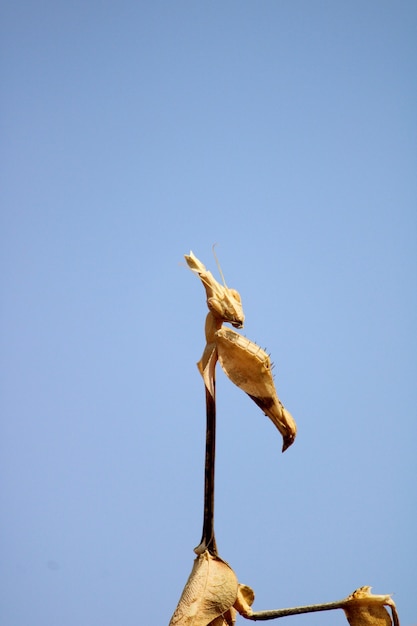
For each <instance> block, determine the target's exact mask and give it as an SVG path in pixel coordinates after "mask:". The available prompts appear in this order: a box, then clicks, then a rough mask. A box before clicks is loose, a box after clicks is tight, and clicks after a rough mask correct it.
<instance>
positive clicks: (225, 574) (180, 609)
mask: <svg viewBox="0 0 417 626" xmlns="http://www.w3.org/2000/svg"><path fill="white" fill-rule="evenodd" d="M237 593H238V582H237V578H236V575H235V573H234V571H233V570H232V568H231V567H230V566H229V565H228V564H227V563H226V562H225V561H223V560H222V559H220V558H219V557H216V556H213V555H211V554H210V553H209V552H208V551H207V550H206V551H205V552H203V554H200V555H199V556H198V557H197V558H196V559H195V561H194V565H193V569H192V571H191V574H190V577H189V578H188V581H187V583H186V585H185V587H184V591H183V592H182V595H181V598H180V601H179V603H178V606H177V608H176V609H175V611H174V614H173V616H172V618H171V621H170V623H169V626H207V625H208V624H210V623H211V622H213V621H214V620H216V618H219V617H220V616H223V615H224V614H226V613H227V612H228V611H230V609H231V608H232V607H233V604H234V603H235V601H236V598H237ZM225 623H226V624H228V623H232V622H227V621H226V622H225ZM221 625H222V622H221V621H220V622H215V626H221Z"/></svg>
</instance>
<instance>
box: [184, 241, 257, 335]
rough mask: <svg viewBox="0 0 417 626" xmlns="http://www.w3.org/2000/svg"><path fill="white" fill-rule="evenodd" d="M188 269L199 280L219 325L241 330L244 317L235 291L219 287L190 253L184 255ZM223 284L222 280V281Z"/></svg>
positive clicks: (210, 309) (211, 275)
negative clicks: (225, 323) (228, 325)
mask: <svg viewBox="0 0 417 626" xmlns="http://www.w3.org/2000/svg"><path fill="white" fill-rule="evenodd" d="M184 257H185V260H186V261H187V265H188V267H189V268H190V269H191V271H192V272H194V274H197V276H198V277H199V278H200V280H201V282H202V283H203V285H204V288H205V290H206V295H207V306H208V308H209V311H210V312H211V313H212V314H213V317H214V318H215V319H216V320H218V321H219V322H220V323H222V322H229V323H230V324H232V326H234V327H235V328H242V327H243V324H244V321H245V315H244V313H243V308H242V302H241V299H240V294H239V293H238V292H237V291H236V290H235V289H229V287H227V286H226V284H224V285H221V284H220V283H219V282H217V280H216V279H215V278H214V276H213V274H212V273H211V272H209V271H208V270H207V269H206V267H205V265H203V263H201V261H199V260H198V259H197V257H196V256H195V255H194V254H193V253H192V252H190V254H186V255H184ZM223 282H224V279H223Z"/></svg>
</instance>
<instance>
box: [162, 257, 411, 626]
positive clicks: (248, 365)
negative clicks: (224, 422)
mask: <svg viewBox="0 0 417 626" xmlns="http://www.w3.org/2000/svg"><path fill="white" fill-rule="evenodd" d="M185 259H186V261H187V264H188V266H189V267H190V269H191V270H192V271H193V272H194V273H195V274H197V276H198V277H199V278H200V280H201V281H202V283H203V285H204V288H205V290H206V295H207V306H208V309H209V313H208V315H207V318H206V324H205V334H206V346H205V348H204V352H203V355H202V357H201V359H200V361H199V362H198V363H197V366H198V369H199V371H200V373H201V375H202V377H203V380H204V384H205V393H206V415H207V425H206V458H205V482H204V521H203V533H202V538H201V541H200V544H199V545H198V546H197V547H196V548H195V552H196V554H197V558H196V559H195V561H194V566H193V569H192V572H191V574H190V576H189V579H188V581H187V583H186V585H185V587H184V591H183V593H182V595H181V598H180V601H179V603H178V605H177V608H176V610H175V611H174V614H173V616H172V618H171V621H170V626H233V624H234V623H235V621H236V615H237V613H239V614H240V615H242V616H243V617H245V618H247V619H249V620H252V621H265V620H270V619H277V618H280V617H286V616H289V615H299V614H301V613H312V612H317V611H329V610H334V609H342V610H343V611H344V612H345V615H346V618H347V620H348V622H349V624H350V625H351V626H392V625H393V626H399V619H398V615H397V611H396V607H395V603H394V602H393V600H392V599H391V597H390V596H389V595H383V596H382V595H373V594H371V591H370V590H371V588H370V587H361V588H360V589H357V590H356V591H355V592H354V593H352V594H351V595H350V596H348V597H347V598H345V599H343V600H340V601H337V602H329V603H324V604H314V605H308V606H300V607H293V608H289V609H277V610H272V611H258V612H254V611H252V608H251V606H252V604H253V601H254V598H255V595H254V592H253V591H252V589H251V588H250V587H248V586H246V585H242V584H239V582H238V579H237V577H236V574H235V573H234V571H233V570H232V568H231V567H230V566H229V565H228V564H227V563H226V562H225V561H223V560H222V559H221V558H220V557H219V555H218V553H217V546H216V540H215V536H214V521H213V520H214V460H215V431H216V397H215V366H216V363H217V361H218V360H219V362H220V364H221V366H222V368H223V370H224V372H225V373H226V374H227V376H228V377H229V378H230V380H232V382H234V383H235V384H236V385H237V386H238V387H240V388H241V389H242V390H243V391H245V392H246V393H247V394H248V395H249V396H250V398H252V400H254V402H256V404H257V405H258V406H259V407H260V408H261V409H262V410H263V411H264V413H265V414H266V415H267V416H268V417H269V418H270V419H271V420H272V422H273V423H274V424H275V426H276V427H277V428H278V430H279V431H280V433H281V435H282V437H283V448H282V449H283V451H285V450H286V449H287V448H288V447H289V446H290V445H291V444H292V443H293V442H294V439H295V436H296V432H297V429H296V424H295V421H294V419H293V418H292V416H291V414H290V413H289V412H288V411H287V410H286V409H285V408H284V406H283V405H282V403H281V401H280V400H279V398H278V395H277V393H276V390H275V385H274V381H273V378H272V374H271V363H270V359H269V356H268V355H267V354H266V352H264V351H263V350H262V349H261V348H259V346H257V345H256V344H255V343H253V342H252V341H250V340H248V339H246V338H244V337H242V336H241V335H239V334H238V333H236V332H235V331H233V330H231V329H229V328H224V327H223V323H225V322H227V323H230V324H232V326H234V327H235V328H242V327H243V323H244V314H243V309H242V303H241V298H240V295H239V293H238V292H237V291H236V290H234V289H229V288H228V287H227V286H226V284H225V281H224V279H223V283H224V284H223V285H221V284H220V283H218V282H217V281H216V280H215V278H214V277H213V275H212V274H211V272H209V271H208V270H207V269H206V268H205V266H204V265H203V264H202V263H201V262H200V261H199V260H198V259H197V257H195V256H194V255H193V253H192V252H190V254H189V255H185ZM222 277H223V276H222ZM386 606H389V607H390V608H391V612H392V620H393V621H391V617H390V615H389V613H388V611H387V610H386V609H385V607H386Z"/></svg>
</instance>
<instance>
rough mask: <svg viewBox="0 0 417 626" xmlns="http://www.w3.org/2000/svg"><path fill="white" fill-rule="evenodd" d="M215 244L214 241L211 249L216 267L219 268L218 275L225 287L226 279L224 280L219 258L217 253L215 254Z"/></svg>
mask: <svg viewBox="0 0 417 626" xmlns="http://www.w3.org/2000/svg"><path fill="white" fill-rule="evenodd" d="M216 246H217V243H214V244H213V246H212V248H211V249H212V250H213V256H214V260H215V261H216V265H217V269H218V270H219V274H220V277H221V279H222V281H223V285H224V286H225V287H226V288H227V285H226V281H225V280H224V276H223V272H222V268H221V265H220V262H219V259H218V258H217V254H216V250H215V248H216Z"/></svg>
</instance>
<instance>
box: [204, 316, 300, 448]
mask: <svg viewBox="0 0 417 626" xmlns="http://www.w3.org/2000/svg"><path fill="white" fill-rule="evenodd" d="M216 346H217V353H218V358H219V361H220V365H221V366H222V368H223V370H224V372H225V374H226V375H227V376H228V377H229V378H230V380H231V381H232V382H233V383H235V385H237V386H238V387H240V389H242V390H243V391H244V392H245V393H247V394H248V396H249V397H250V398H252V400H253V401H254V402H256V404H257V405H258V406H259V407H260V408H261V409H262V410H263V411H264V413H265V415H267V416H268V417H269V418H270V419H271V420H272V422H273V423H274V424H275V426H276V427H277V428H278V430H279V432H280V433H281V435H282V438H283V447H282V451H283V452H284V451H285V450H286V449H287V448H288V447H289V446H290V445H291V444H292V443H293V441H294V439H295V436H296V434H297V426H296V423H295V421H294V419H293V417H292V415H291V414H290V413H289V411H287V410H286V409H285V408H284V406H283V404H282V403H281V401H280V399H279V398H278V395H277V392H276V389H275V385H274V379H273V377H272V372H271V360H270V358H269V356H268V355H267V353H266V352H265V351H264V350H262V348H260V347H259V346H258V345H256V343H254V342H253V341H250V340H249V339H247V338H246V337H242V335H239V333H236V332H235V331H234V330H232V329H231V328H224V327H222V328H220V329H219V330H218V331H217V332H216Z"/></svg>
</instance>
